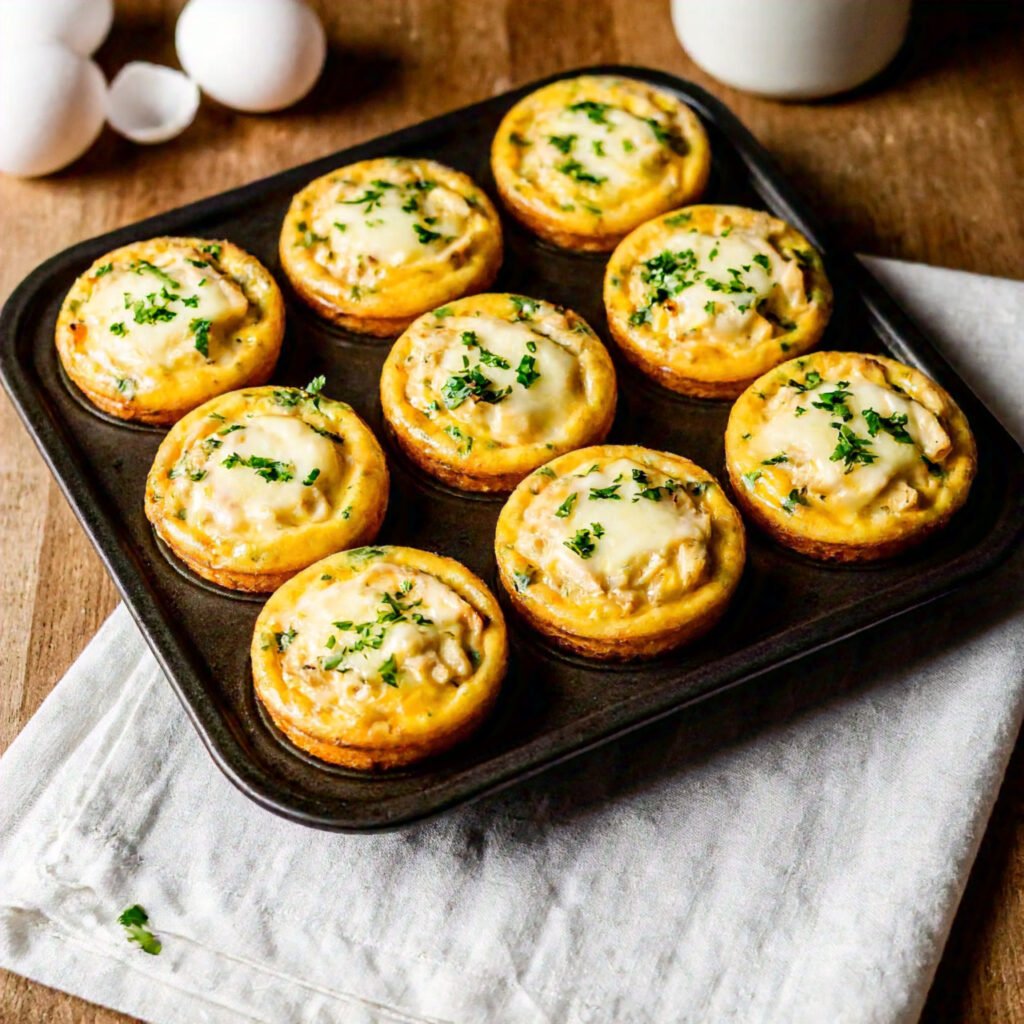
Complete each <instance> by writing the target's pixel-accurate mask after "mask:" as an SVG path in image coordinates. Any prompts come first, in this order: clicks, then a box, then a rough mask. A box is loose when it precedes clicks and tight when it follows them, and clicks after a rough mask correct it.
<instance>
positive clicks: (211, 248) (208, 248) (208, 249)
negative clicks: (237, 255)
mask: <svg viewBox="0 0 1024 1024" xmlns="http://www.w3.org/2000/svg"><path fill="white" fill-rule="evenodd" d="M199 248H200V249H201V250H202V251H203V252H205V253H209V254H210V255H211V256H212V257H213V258H214V259H215V260H219V259H220V253H221V247H220V246H219V245H218V244H217V243H216V242H210V244H209V245H201V246H200V247H199Z"/></svg>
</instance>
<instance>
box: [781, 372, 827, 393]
mask: <svg viewBox="0 0 1024 1024" xmlns="http://www.w3.org/2000/svg"><path fill="white" fill-rule="evenodd" d="M820 383H821V374H820V373H818V371H817V370H811V371H810V372H809V373H808V374H807V375H806V376H805V377H804V382H803V384H801V383H800V382H799V381H797V380H793V378H792V377H790V379H789V386H790V387H791V388H796V390H797V391H799V392H800V393H801V394H803V393H804V392H805V391H813V390H814V389H815V388H816V387H817V386H818V385H819V384H820Z"/></svg>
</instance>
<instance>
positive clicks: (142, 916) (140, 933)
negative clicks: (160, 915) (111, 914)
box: [117, 903, 163, 956]
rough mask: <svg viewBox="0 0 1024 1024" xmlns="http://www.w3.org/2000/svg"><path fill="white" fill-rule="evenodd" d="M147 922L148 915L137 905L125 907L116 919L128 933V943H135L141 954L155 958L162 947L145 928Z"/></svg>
mask: <svg viewBox="0 0 1024 1024" xmlns="http://www.w3.org/2000/svg"><path fill="white" fill-rule="evenodd" d="M148 922H149V915H148V914H147V913H146V912H145V911H144V910H143V909H142V907H140V906H139V905H138V903H136V904H134V905H133V906H130V907H126V908H125V909H124V910H123V911H122V912H121V914H120V916H119V917H118V919H117V923H118V924H119V925H121V926H122V927H123V928H124V930H125V931H126V932H127V933H128V941H129V942H135V943H137V944H138V946H139V948H140V949H141V950H142V952H143V953H149V955H150V956H156V955H157V954H158V953H159V952H160V950H161V949H163V945H162V944H161V942H160V940H159V939H158V938H157V937H156V936H155V935H154V934H153V933H152V932H151V931H150V930H149V929H148V928H147V927H146V925H147V924H148Z"/></svg>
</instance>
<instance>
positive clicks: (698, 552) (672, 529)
mask: <svg viewBox="0 0 1024 1024" xmlns="http://www.w3.org/2000/svg"><path fill="white" fill-rule="evenodd" d="M706 487H707V484H706V483H701V484H699V485H697V486H695V485H694V482H691V481H682V480H673V479H671V478H667V477H665V476H663V475H661V474H658V473H656V472H655V471H653V470H650V469H645V468H644V467H643V466H641V465H640V464H639V463H638V462H635V461H633V460H632V459H628V458H620V459H614V460H611V461H608V462H605V463H603V464H601V465H597V466H596V468H594V467H590V470H589V471H588V470H587V469H584V470H581V471H580V472H579V473H576V474H574V475H572V476H570V477H566V478H563V479H561V480H558V481H557V482H552V483H551V484H550V485H549V486H547V487H545V488H544V489H543V490H542V491H541V492H540V493H539V494H538V495H537V496H536V497H535V498H534V499H533V500H532V501H531V502H530V503H529V505H528V506H527V507H526V509H525V511H524V512H523V517H522V525H521V527H520V529H519V532H518V535H517V538H516V541H515V545H514V547H515V550H516V551H517V552H518V553H519V554H520V555H522V556H523V558H525V559H526V560H527V561H529V562H530V563H531V564H533V565H535V566H538V567H539V568H540V570H541V572H542V573H543V574H544V576H545V577H546V579H547V581H548V582H549V585H550V586H552V587H554V588H555V589H556V590H559V591H560V592H562V593H563V594H568V595H571V596H573V597H574V598H575V599H576V600H579V599H580V598H591V599H594V598H604V599H607V600H610V601H611V602H612V603H614V604H615V605H616V606H618V607H619V608H620V609H621V610H622V611H623V612H633V611H635V610H637V609H638V608H641V607H643V606H644V605H648V606H651V605H659V604H664V603H666V602H669V601H672V600H674V599H676V598H678V597H680V596H682V595H683V594H685V593H687V592H689V591H692V590H694V589H696V588H697V587H698V586H699V585H700V584H701V582H702V581H703V580H704V578H705V575H706V573H707V571H708V544H709V541H710V537H711V515H710V512H709V511H708V509H707V508H706V507H705V506H704V504H703V502H702V501H701V499H700V495H701V493H703V489H705V488H706Z"/></svg>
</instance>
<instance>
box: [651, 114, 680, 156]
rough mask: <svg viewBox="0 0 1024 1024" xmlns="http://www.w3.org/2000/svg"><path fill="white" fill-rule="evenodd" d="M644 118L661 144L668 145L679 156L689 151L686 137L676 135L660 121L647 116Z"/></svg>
mask: <svg viewBox="0 0 1024 1024" xmlns="http://www.w3.org/2000/svg"><path fill="white" fill-rule="evenodd" d="M645 120H646V121H647V124H648V125H649V126H650V129H651V131H652V132H654V137H655V138H656V139H657V140H658V141H659V142H660V143H661V144H662V145H663V146H668V148H669V149H671V150H672V152H673V153H678V154H679V155H680V156H686V154H687V153H689V152H690V147H689V146H688V145H687V143H686V139H684V138H683V137H682V136H681V135H678V134H677V133H676V132H674V131H672V130H671V129H669V128H666V127H665V126H664V125H663V124H662V123H661V122H660V121H656V120H655V119H654V118H653V117H648V118H646V119H645Z"/></svg>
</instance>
